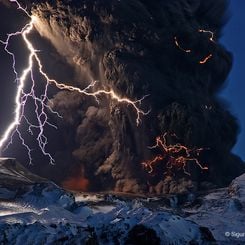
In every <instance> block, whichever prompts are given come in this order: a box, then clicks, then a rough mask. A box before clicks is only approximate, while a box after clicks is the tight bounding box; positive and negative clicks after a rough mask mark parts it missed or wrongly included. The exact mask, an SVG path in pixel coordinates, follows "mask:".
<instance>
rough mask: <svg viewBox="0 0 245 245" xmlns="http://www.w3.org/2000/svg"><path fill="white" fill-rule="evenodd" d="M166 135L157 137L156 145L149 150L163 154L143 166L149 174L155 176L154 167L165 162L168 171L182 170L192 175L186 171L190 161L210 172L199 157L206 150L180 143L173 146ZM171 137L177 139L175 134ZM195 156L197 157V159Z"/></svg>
mask: <svg viewBox="0 0 245 245" xmlns="http://www.w3.org/2000/svg"><path fill="white" fill-rule="evenodd" d="M168 135H169V134H168V133H165V134H164V135H162V136H158V137H156V144H155V145H154V146H151V147H149V149H156V148H157V149H159V150H160V151H161V154H159V155H157V156H155V157H154V158H153V159H152V160H148V161H145V162H143V163H141V164H142V166H143V168H144V169H145V170H146V171H147V172H148V173H149V174H153V175H154V170H155V169H154V167H155V165H156V164H158V163H159V162H164V163H165V164H166V168H167V169H168V170H171V169H174V168H175V169H182V170H183V172H184V173H185V174H187V175H191V174H190V173H189V172H188V171H187V170H186V165H187V163H188V162H189V161H192V162H194V163H195V164H196V165H197V166H198V167H199V168H200V169H201V170H208V167H206V166H203V165H202V164H201V163H200V161H199V160H198V156H199V155H200V153H201V152H202V151H203V150H204V148H197V149H194V148H188V147H186V146H184V145H181V144H180V143H177V144H174V145H171V144H167V136H168ZM170 136H172V137H175V138H177V136H176V135H175V134H171V135H170ZM195 155H196V156H197V157H195Z"/></svg>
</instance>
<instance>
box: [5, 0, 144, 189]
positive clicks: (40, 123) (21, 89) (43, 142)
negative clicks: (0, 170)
mask: <svg viewBox="0 0 245 245" xmlns="http://www.w3.org/2000/svg"><path fill="white" fill-rule="evenodd" d="M10 2H13V3H15V4H17V7H18V9H19V10H20V11H22V12H23V13H24V14H25V15H26V16H28V17H29V18H30V22H29V23H28V24H26V25H25V26H24V27H23V28H22V30H20V31H18V32H15V33H11V34H8V36H7V39H6V41H1V40H0V43H2V44H3V45H4V49H5V51H6V52H7V53H8V54H9V55H11V57H12V60H13V65H12V67H13V72H14V74H15V77H16V82H17V93H16V97H15V105H16V106H15V112H14V115H15V116H14V120H13V121H12V122H11V123H10V124H9V126H8V127H7V129H6V131H5V132H4V134H3V136H2V137H1V138H0V150H1V149H2V148H3V146H5V145H7V146H6V147H8V146H9V145H10V144H11V143H12V139H13V136H14V135H15V134H17V135H18V136H19V139H20V140H21V142H22V145H23V146H24V147H25V148H26V149H27V152H28V156H29V159H30V163H32V157H31V151H32V149H31V148H30V147H29V146H28V145H27V144H26V143H25V139H24V137H23V136H22V134H21V131H20V128H19V127H20V125H21V124H22V123H23V122H25V123H26V124H27V125H28V126H29V128H28V131H29V133H30V134H31V135H33V130H34V129H35V130H37V131H38V135H37V142H38V145H39V147H40V149H41V151H42V153H43V155H45V156H47V157H48V158H49V160H50V163H51V164H53V163H54V159H53V158H52V156H51V154H50V153H49V152H47V150H46V146H47V144H48V139H47V137H46V136H45V135H44V128H45V126H51V127H54V128H56V126H55V125H53V124H51V123H50V122H49V121H48V115H47V113H46V112H45V111H46V109H48V110H50V111H51V112H52V113H55V114H56V115H58V116H59V114H58V113H57V112H54V111H53V110H52V108H51V107H50V106H49V105H48V102H49V98H48V87H49V85H50V84H52V85H54V86H55V87H57V88H58V89H61V90H67V91H71V92H77V93H78V94H80V95H86V96H92V97H94V98H95V99H96V101H97V102H98V101H99V100H98V97H99V96H101V95H104V96H107V97H108V98H109V99H111V100H114V101H116V102H117V103H120V104H126V105H128V106H131V108H132V109H133V110H134V111H135V113H136V123H137V125H139V123H140V120H141V117H142V116H144V115H147V114H148V113H149V112H145V111H143V110H141V109H140V108H139V106H140V105H141V103H142V100H143V99H144V98H145V97H146V96H144V97H143V98H142V99H139V100H131V99H129V98H127V97H121V96H120V95H119V94H117V93H116V92H115V91H114V90H112V89H102V88H101V89H98V90H95V91H92V89H95V84H96V81H94V82H91V83H90V84H89V85H88V86H87V87H85V88H84V89H81V88H78V87H73V86H71V85H66V84H64V83H60V82H58V81H56V80H54V79H51V78H49V76H48V75H47V74H46V73H45V71H44V69H43V65H42V63H41V60H40V58H39V56H38V50H36V49H35V48H34V46H33V44H32V42H31V41H30V40H29V39H28V35H29V34H30V33H31V32H32V31H33V30H34V27H35V22H37V21H38V17H36V16H33V15H30V14H29V13H28V12H27V11H26V9H24V8H23V7H22V6H21V5H20V4H19V2H18V1H17V0H10ZM17 36H21V37H22V38H23V40H24V43H25V45H26V48H27V49H28V51H29V58H28V66H27V67H26V68H25V69H24V70H23V72H22V74H21V75H20V76H19V74H18V72H17V70H16V68H15V64H16V59H15V55H14V53H13V52H11V51H10V50H9V49H8V47H9V44H10V41H11V39H12V38H14V37H17ZM34 65H37V67H38V71H39V74H40V75H41V76H42V77H43V79H44V81H45V88H44V91H43V94H42V95H41V96H38V95H36V91H35V88H36V85H37V82H36V81H35V79H34ZM29 81H31V85H29V86H30V90H29V92H25V90H26V85H27V82H29ZM28 99H32V100H33V101H34V104H35V115H36V119H37V120H36V121H37V123H36V124H33V123H31V120H29V119H28V118H27V116H26V115H25V110H26V102H27V100H28ZM82 182H83V181H82ZM85 182H86V181H85ZM68 183H70V182H68ZM84 185H85V184H84Z"/></svg>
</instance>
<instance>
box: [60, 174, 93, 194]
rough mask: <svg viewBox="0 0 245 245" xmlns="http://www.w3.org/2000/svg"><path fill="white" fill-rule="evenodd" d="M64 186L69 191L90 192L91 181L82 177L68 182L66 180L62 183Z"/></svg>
mask: <svg viewBox="0 0 245 245" xmlns="http://www.w3.org/2000/svg"><path fill="white" fill-rule="evenodd" d="M62 186H63V187H64V188H65V189H67V190H73V191H88V188H89V180H88V179H86V178H83V177H81V176H78V177H73V178H70V179H68V180H65V181H64V182H63V183H62Z"/></svg>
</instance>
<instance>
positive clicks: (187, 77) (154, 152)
mask: <svg viewBox="0 0 245 245" xmlns="http://www.w3.org/2000/svg"><path fill="white" fill-rule="evenodd" d="M226 7H227V3H226V1H225V0H216V1H213V0H195V1H190V0H171V1H169V0H156V1H145V0H124V1H118V0H106V1H99V0H94V1H91V0H82V1H75V0H74V1H72V0H70V1H68V0H64V1H43V2H42V3H40V1H38V3H37V4H35V5H33V7H32V13H33V14H34V15H35V16H37V17H38V21H37V22H36V24H35V27H36V30H37V31H38V32H39V34H40V35H41V36H42V37H44V38H45V39H47V40H49V41H50V43H51V44H52V46H54V47H55V48H56V50H57V52H58V53H59V55H60V57H61V58H62V59H64V58H65V60H66V62H67V66H69V67H70V66H71V67H72V68H73V69H74V71H75V76H74V77H73V78H72V79H71V81H70V82H71V84H73V85H76V86H79V87H81V88H84V87H85V86H87V85H88V83H89V82H91V81H97V83H96V88H103V89H110V88H112V89H113V90H114V91H116V92H117V93H118V94H120V95H121V96H125V97H127V98H130V99H132V100H137V99H141V98H143V97H144V96H145V95H149V96H148V97H146V98H145V99H144V100H143V101H142V103H141V104H140V107H141V109H142V110H144V111H148V110H149V113H148V114H147V115H144V116H142V117H141V118H140V119H141V122H140V123H139V125H137V122H136V118H137V115H136V113H135V111H134V110H133V108H131V107H130V106H127V105H126V104H118V103H117V102H116V101H115V100H111V99H110V98H109V97H107V96H101V97H99V103H98V101H96V100H94V99H93V98H86V99H84V98H83V99H74V100H69V99H67V98H68V97H67V96H73V97H74V98H78V97H79V96H80V95H79V94H76V93H75V92H74V93H73V94H72V95H68V94H67V93H66V92H60V93H58V94H57V95H56V96H54V98H53V100H52V102H53V108H54V109H56V110H57V111H58V112H60V113H61V114H62V116H63V122H62V125H63V126H64V125H65V127H66V129H67V130H66V133H67V132H70V135H74V137H73V138H69V140H70V141H71V142H72V145H73V147H72V149H70V154H71V155H72V159H73V160H72V161H73V164H71V163H69V162H67V164H66V165H62V168H63V169H64V171H66V170H65V169H66V168H69V171H66V172H67V176H65V177H63V179H62V178H61V179H60V182H63V184H64V185H65V186H68V188H71V189H72V188H75V189H77V187H78V184H77V183H76V182H77V181H76V180H78V181H80V180H81V182H82V189H83V190H85V189H87V190H115V191H123V192H135V193H143V192H153V193H154V192H157V193H158V194H161V193H173V192H186V191H189V190H194V189H196V188H204V187H205V183H206V186H207V185H210V184H211V185H219V186H222V185H226V184H227V183H229V181H230V180H231V179H233V178H234V177H235V176H237V175H239V174H240V173H241V172H243V171H244V167H243V165H242V161H241V160H240V159H239V158H238V157H237V156H234V155H233V154H232V153H231V149H232V147H233V146H234V144H235V143H236V139H237V134H238V131H239V127H238V124H237V121H236V119H235V118H234V117H233V116H232V115H231V114H230V112H229V111H228V110H227V109H226V108H225V106H224V105H223V104H222V103H221V102H220V101H219V100H218V99H217V93H218V91H219V89H221V88H222V86H223V85H224V83H225V80H226V78H227V75H228V73H229V71H230V69H231V66H232V56H231V54H230V53H229V52H228V51H227V50H226V49H225V48H224V47H223V46H222V45H221V44H219V42H218V41H219V37H220V33H221V30H222V26H223V24H224V22H225V14H226ZM79 100H80V102H78V101H79ZM65 101H67V104H66V103H65ZM72 101H74V103H75V105H72ZM68 105H69V106H68ZM61 133H63V134H64V132H62V131H61ZM163 135H165V136H166V145H167V147H170V146H171V145H177V147H178V146H179V145H181V146H183V147H186V148H188V149H195V150H192V153H194V155H193V154H192V153H191V154H192V155H188V154H189V152H190V150H189V151H185V152H184V153H183V151H181V150H180V151H178V152H172V151H168V155H167V156H162V155H161V151H159V149H157V148H156V147H155V148H152V147H150V146H153V145H154V144H155V143H156V142H155V141H156V138H157V137H162V136H163ZM173 135H175V136H176V137H175V136H174V137H173ZM64 137H65V136H64ZM186 148H182V149H186ZM198 149H202V150H198ZM172 153H174V154H172ZM183 154H185V156H183ZM156 156H161V158H159V159H158V161H156V164H155V165H154V167H152V169H151V170H152V171H150V173H149V169H148V171H146V170H147V169H145V168H144V166H142V163H146V162H147V161H150V160H151V159H154V158H155V157H156ZM183 157H185V158H186V157H189V160H188V159H187V160H186V162H185V169H183V168H182V167H183V166H182V165H181V164H180V163H179V161H178V159H182V158H183ZM193 158H194V159H195V160H194V161H193V160H191V159H193ZM176 159H177V160H176ZM197 161H198V163H200V166H201V167H200V166H197V164H196V163H197ZM169 162H175V163H176V164H180V165H178V166H180V167H178V168H171V167H169V166H170V165H169ZM182 164H183V163H182ZM56 165H57V166H59V160H58V161H57V163H56ZM175 166H176V165H175ZM79 173H81V176H80V175H79ZM187 173H188V174H187ZM79 176H80V179H79ZM51 177H52V176H51ZM73 183H75V184H73ZM207 183H209V184H207Z"/></svg>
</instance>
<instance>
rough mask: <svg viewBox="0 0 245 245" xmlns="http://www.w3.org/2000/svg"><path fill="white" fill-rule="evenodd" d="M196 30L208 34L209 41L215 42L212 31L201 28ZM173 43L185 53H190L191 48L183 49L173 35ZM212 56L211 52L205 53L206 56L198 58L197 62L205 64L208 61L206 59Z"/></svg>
mask: <svg viewBox="0 0 245 245" xmlns="http://www.w3.org/2000/svg"><path fill="white" fill-rule="evenodd" d="M198 32H199V33H205V34H209V35H210V37H209V41H210V42H213V43H215V41H214V32H212V31H208V30H203V29H199V30H198ZM174 43H175V45H176V47H178V48H179V49H180V50H181V51H183V52H185V53H191V52H192V50H191V49H185V48H183V47H182V46H181V45H180V43H179V40H178V38H177V37H174ZM212 57H213V54H211V53H210V54H209V55H207V56H206V57H204V58H203V59H202V60H200V61H199V64H200V65H203V64H206V63H207V62H208V60H210V59H211V58H212Z"/></svg>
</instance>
